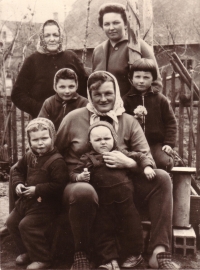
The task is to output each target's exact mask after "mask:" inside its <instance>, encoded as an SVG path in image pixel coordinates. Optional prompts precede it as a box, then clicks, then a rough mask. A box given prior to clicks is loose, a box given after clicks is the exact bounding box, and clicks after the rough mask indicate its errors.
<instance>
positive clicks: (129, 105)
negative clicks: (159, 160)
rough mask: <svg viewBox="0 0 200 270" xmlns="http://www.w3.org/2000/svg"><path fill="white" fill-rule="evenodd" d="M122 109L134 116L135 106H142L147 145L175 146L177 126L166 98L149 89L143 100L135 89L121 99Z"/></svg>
mask: <svg viewBox="0 0 200 270" xmlns="http://www.w3.org/2000/svg"><path fill="white" fill-rule="evenodd" d="M123 101H124V108H125V110H126V113H128V114H130V115H134V110H135V109H136V108H137V106H139V105H142V106H144V107H145V108H146V110H147V115H146V116H145V136H146V139H147V141H148V143H149V145H152V144H155V143H162V144H163V145H169V146H171V147H174V146H175V143H176V134H177V124H176V118H175V115H174V112H173V110H172V107H171V105H170V103H169V101H168V100H167V98H166V97H165V96H164V95H163V94H161V93H159V92H154V91H153V90H152V89H151V88H150V89H149V90H148V91H147V93H146V94H145V95H144V104H143V98H142V95H141V93H140V92H139V91H137V90H136V89H135V88H133V87H132V88H131V90H130V91H129V92H128V93H127V94H126V95H125V96H124V97H123Z"/></svg>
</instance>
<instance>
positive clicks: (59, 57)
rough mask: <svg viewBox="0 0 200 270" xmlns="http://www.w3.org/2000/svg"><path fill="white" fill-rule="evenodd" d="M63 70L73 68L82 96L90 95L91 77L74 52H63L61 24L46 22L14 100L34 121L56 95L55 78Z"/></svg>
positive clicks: (18, 82) (14, 89)
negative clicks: (46, 100) (88, 78)
mask: <svg viewBox="0 0 200 270" xmlns="http://www.w3.org/2000/svg"><path fill="white" fill-rule="evenodd" d="M61 68H70V69H72V70H74V71H75V72H76V74H77V76H78V79H79V82H78V85H79V88H78V93H79V94H80V95H83V96H86V88H87V76H86V73H85V70H84V68H83V65H82V63H81V62H80V60H79V59H78V57H77V55H76V54H75V53H74V52H73V51H71V50H63V46H62V34H61V29H60V26H59V25H58V23H57V22H56V21H54V20H48V21H46V22H45V23H44V24H43V26H42V29H41V32H40V43H39V44H38V48H37V51H36V52H35V53H33V54H32V55H30V56H29V57H28V58H27V59H26V60H25V62H24V64H23V66H22V68H21V70H20V72H19V75H18V77H17V80H16V82H15V84H14V87H13V91H12V94H11V99H12V101H13V103H14V104H15V105H16V106H17V107H18V108H19V109H20V110H22V111H25V112H27V113H28V114H30V115H31V116H32V117H33V118H35V117H37V116H38V113H39V111H40V109H41V107H42V104H43V102H44V100H45V99H47V98H48V97H50V96H52V95H54V94H55V92H54V89H53V79H54V75H55V74H56V72H57V71H58V70H59V69H61Z"/></svg>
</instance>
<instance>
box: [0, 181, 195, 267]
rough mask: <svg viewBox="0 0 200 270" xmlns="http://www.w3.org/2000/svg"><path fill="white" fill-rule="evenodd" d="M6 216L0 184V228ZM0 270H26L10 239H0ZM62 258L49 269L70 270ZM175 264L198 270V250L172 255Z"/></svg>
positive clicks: (4, 191) (4, 189)
mask: <svg viewBox="0 0 200 270" xmlns="http://www.w3.org/2000/svg"><path fill="white" fill-rule="evenodd" d="M7 216H8V182H0V227H2V226H3V224H4V223H5V221H6V218H7ZM0 252H1V253H0V256H1V258H0V259H1V260H0V269H2V270H7V269H11V270H22V269H26V266H23V267H19V266H16V265H15V259H16V257H17V255H18V251H17V249H16V247H15V245H14V242H13V241H12V239H11V237H10V236H8V237H6V238H2V239H1V251H0ZM64 257H65V256H63V259H62V260H57V261H56V262H55V263H54V265H53V266H52V268H51V269H65V270H66V269H70V266H71V262H72V256H71V255H69V256H66V257H65V258H64ZM144 258H145V260H144V262H143V263H141V264H140V265H139V266H138V267H137V269H147V268H148V264H147V257H146V256H144ZM173 259H174V261H175V262H177V263H178V264H180V265H181V269H198V270H199V269H200V250H198V251H197V254H196V255H192V254H191V255H187V256H186V257H183V256H182V255H173Z"/></svg>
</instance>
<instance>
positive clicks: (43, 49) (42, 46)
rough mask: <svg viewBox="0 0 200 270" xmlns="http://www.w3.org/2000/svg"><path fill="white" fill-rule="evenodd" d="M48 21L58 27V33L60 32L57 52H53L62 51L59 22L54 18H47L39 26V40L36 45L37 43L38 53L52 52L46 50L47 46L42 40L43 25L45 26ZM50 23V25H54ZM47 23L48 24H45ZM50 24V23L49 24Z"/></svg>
mask: <svg viewBox="0 0 200 270" xmlns="http://www.w3.org/2000/svg"><path fill="white" fill-rule="evenodd" d="M48 22H52V23H54V24H55V25H56V26H57V27H58V31H59V34H60V39H59V47H58V50H57V52H54V53H53V54H57V53H59V52H62V51H63V45H62V42H63V35H62V33H61V28H60V26H59V24H58V23H57V22H56V21H55V20H47V21H46V22H45V23H44V24H43V25H42V27H41V29H40V34H39V37H40V40H39V42H38V45H37V51H38V52H39V53H42V54H52V53H51V52H49V51H48V50H47V46H46V42H45V40H44V25H45V26H46V24H47V23H48ZM54 24H52V25H54ZM47 25H48V24H47ZM50 25H51V24H50Z"/></svg>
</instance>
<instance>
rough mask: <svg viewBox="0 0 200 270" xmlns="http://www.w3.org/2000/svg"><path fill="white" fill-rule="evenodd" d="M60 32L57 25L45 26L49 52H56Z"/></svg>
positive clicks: (45, 39) (45, 38) (45, 37)
mask: <svg viewBox="0 0 200 270" xmlns="http://www.w3.org/2000/svg"><path fill="white" fill-rule="evenodd" d="M59 40H60V33H59V29H58V27H57V26H56V25H54V24H53V25H46V26H45V27H44V42H45V43H46V46H47V50H48V51H49V52H56V51H57V50H58V47H59Z"/></svg>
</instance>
